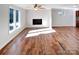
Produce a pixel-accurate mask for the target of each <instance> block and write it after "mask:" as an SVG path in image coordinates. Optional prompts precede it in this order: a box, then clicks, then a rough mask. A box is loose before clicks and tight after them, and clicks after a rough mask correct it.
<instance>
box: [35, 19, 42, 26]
mask: <svg viewBox="0 0 79 59" xmlns="http://www.w3.org/2000/svg"><path fill="white" fill-rule="evenodd" d="M41 24H42V19H33V25H41Z"/></svg>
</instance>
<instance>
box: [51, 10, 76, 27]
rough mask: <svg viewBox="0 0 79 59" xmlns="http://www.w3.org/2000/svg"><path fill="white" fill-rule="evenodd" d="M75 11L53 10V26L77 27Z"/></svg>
mask: <svg viewBox="0 0 79 59" xmlns="http://www.w3.org/2000/svg"><path fill="white" fill-rule="evenodd" d="M75 20H76V19H75V10H73V9H52V26H53V27H54V26H75Z"/></svg>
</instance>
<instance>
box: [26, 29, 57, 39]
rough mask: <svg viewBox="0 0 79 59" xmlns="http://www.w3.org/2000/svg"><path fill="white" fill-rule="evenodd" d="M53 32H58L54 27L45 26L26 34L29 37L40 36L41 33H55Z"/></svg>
mask: <svg viewBox="0 0 79 59" xmlns="http://www.w3.org/2000/svg"><path fill="white" fill-rule="evenodd" d="M53 32H56V31H55V30H54V29H52V28H44V29H37V30H31V31H29V32H28V34H27V35H26V38H27V37H32V36H38V35H40V34H49V33H53Z"/></svg>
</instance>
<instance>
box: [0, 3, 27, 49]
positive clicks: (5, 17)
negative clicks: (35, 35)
mask: <svg viewBox="0 0 79 59" xmlns="http://www.w3.org/2000/svg"><path fill="white" fill-rule="evenodd" d="M10 6H11V7H13V8H17V9H19V10H20V11H21V27H20V28H19V29H18V30H17V31H14V32H13V33H11V34H9V26H8V25H9V7H10ZM25 12H26V11H25V10H23V9H20V8H18V7H16V6H13V5H4V4H2V5H1V4H0V49H1V48H2V47H3V46H4V45H5V44H7V43H8V42H9V41H10V40H11V39H12V38H13V37H14V36H16V35H17V34H18V33H19V32H21V31H22V30H23V29H24V28H25V27H26V23H25V21H26V16H25Z"/></svg>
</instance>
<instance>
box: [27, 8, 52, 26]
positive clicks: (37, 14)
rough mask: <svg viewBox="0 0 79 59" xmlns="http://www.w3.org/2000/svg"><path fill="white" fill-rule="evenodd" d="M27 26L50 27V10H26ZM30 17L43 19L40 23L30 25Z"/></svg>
mask: <svg viewBox="0 0 79 59" xmlns="http://www.w3.org/2000/svg"><path fill="white" fill-rule="evenodd" d="M26 15H27V20H26V24H27V27H50V26H51V10H50V9H47V10H46V9H43V10H37V11H35V10H27V13H26ZM32 19H43V24H42V25H32Z"/></svg>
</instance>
